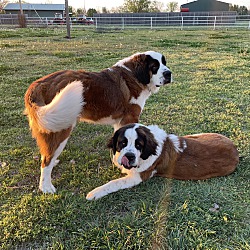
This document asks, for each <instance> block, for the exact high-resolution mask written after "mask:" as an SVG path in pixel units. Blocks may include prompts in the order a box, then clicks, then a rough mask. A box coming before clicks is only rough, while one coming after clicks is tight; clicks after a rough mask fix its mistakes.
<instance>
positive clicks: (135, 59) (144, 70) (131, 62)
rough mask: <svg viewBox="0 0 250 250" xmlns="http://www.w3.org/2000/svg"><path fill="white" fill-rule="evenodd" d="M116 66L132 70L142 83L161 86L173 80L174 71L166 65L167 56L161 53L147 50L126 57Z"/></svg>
mask: <svg viewBox="0 0 250 250" xmlns="http://www.w3.org/2000/svg"><path fill="white" fill-rule="evenodd" d="M114 66H118V67H123V68H125V69H127V70H129V71H131V72H132V73H133V74H134V76H135V77H136V78H137V80H138V81H139V82H141V83H142V84H145V85H146V84H152V86H153V87H156V88H158V87H160V86H162V85H164V84H167V83H171V82H172V73H171V71H170V70H169V68H168V67H167V66H166V58H165V56H164V55H162V54H161V53H158V52H155V51H147V52H144V53H136V54H134V55H132V56H130V57H127V58H124V59H123V60H120V61H119V62H117V63H116V64H115V65H114Z"/></svg>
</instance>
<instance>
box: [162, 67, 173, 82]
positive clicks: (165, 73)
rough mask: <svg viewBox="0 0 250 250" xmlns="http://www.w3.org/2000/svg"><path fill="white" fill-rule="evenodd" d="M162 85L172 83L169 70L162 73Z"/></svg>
mask: <svg viewBox="0 0 250 250" xmlns="http://www.w3.org/2000/svg"><path fill="white" fill-rule="evenodd" d="M163 77H164V84H165V83H170V82H171V81H172V72H171V71H170V70H166V71H164V72H163Z"/></svg>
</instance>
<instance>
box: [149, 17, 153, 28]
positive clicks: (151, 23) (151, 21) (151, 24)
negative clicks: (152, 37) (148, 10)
mask: <svg viewBox="0 0 250 250" xmlns="http://www.w3.org/2000/svg"><path fill="white" fill-rule="evenodd" d="M150 27H151V30H152V29H153V17H151V18H150Z"/></svg>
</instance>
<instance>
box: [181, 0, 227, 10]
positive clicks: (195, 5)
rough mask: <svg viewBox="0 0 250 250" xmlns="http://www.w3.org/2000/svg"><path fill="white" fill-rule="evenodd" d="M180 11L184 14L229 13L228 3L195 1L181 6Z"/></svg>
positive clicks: (214, 0) (215, 0) (209, 0)
mask: <svg viewBox="0 0 250 250" xmlns="http://www.w3.org/2000/svg"><path fill="white" fill-rule="evenodd" d="M181 10H183V11H184V12H202V11H206V12H211V11H229V3H225V2H220V1H217V0H197V1H193V2H190V3H186V4H182V5H181Z"/></svg>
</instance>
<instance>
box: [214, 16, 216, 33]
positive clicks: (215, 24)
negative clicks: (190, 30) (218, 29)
mask: <svg viewBox="0 0 250 250" xmlns="http://www.w3.org/2000/svg"><path fill="white" fill-rule="evenodd" d="M215 26H216V16H214V30H215Z"/></svg>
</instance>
